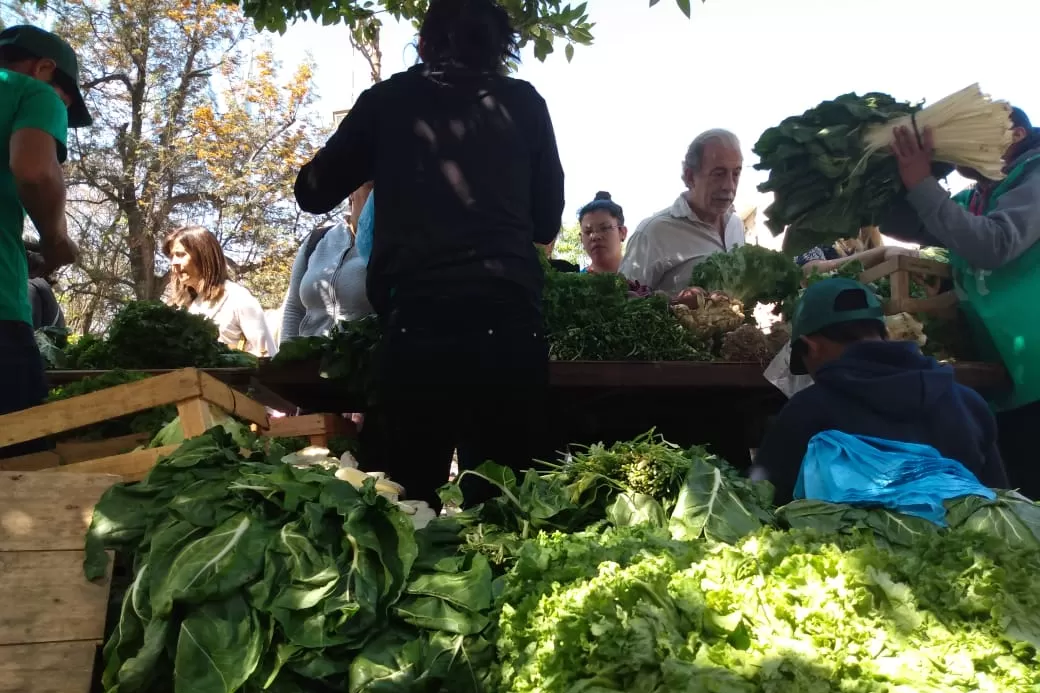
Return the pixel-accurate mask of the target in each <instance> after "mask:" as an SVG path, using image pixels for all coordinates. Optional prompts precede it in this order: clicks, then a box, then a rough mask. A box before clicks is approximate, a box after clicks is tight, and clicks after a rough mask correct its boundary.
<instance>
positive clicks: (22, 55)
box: [0, 46, 38, 65]
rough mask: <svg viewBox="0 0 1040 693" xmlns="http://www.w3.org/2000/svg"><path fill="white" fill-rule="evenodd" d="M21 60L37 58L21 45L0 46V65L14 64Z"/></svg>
mask: <svg viewBox="0 0 1040 693" xmlns="http://www.w3.org/2000/svg"><path fill="white" fill-rule="evenodd" d="M23 60H38V58H37V56H35V55H33V54H32V53H30V52H29V51H27V50H25V49H24V48H22V47H21V46H0V65H14V64H15V63H20V62H22V61H23Z"/></svg>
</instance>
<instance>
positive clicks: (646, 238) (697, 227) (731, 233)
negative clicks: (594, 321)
mask: <svg viewBox="0 0 1040 693" xmlns="http://www.w3.org/2000/svg"><path fill="white" fill-rule="evenodd" d="M725 224H726V225H725V233H724V234H723V238H720V236H719V232H718V230H717V228H716V227H715V226H714V225H712V224H707V223H705V222H703V221H701V220H700V219H699V218H698V217H697V215H696V214H695V213H694V211H693V210H692V209H690V205H689V203H688V202H687V201H686V197H685V195H679V197H678V199H676V201H675V203H674V204H673V205H672V206H671V207H669V208H668V209H665V210H662V211H660V212H658V213H657V214H655V215H653V216H652V217H650V218H649V219H645V220H644V221H643V222H642V223H641V224H639V226H638V227H637V228H636V230H635V233H633V234H632V237H631V238H629V239H628V244H627V248H626V249H625V257H624V259H623V260H622V261H621V269H620V270H619V271H620V272H621V274H623V275H624V276H625V278H626V279H631V280H635V281H637V282H639V283H640V284H643V285H646V286H648V287H650V288H651V289H652V290H654V291H664V292H666V293H668V294H669V295H671V296H674V295H676V294H677V293H679V292H680V291H682V290H683V289H685V288H686V287H687V286H689V285H690V275H691V274H692V273H693V267H694V265H696V264H697V263H699V262H700V261H701V260H703V259H704V258H706V257H708V256H709V255H711V254H713V253H725V252H729V251H730V250H733V249H734V248H737V247H740V246H742V245H744V222H743V221H742V220H741V219H740V216H739V215H737V214H734V213H733V212H732V211H731V212H730V213H729V214H727V215H726V219H725Z"/></svg>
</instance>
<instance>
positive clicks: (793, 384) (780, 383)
mask: <svg viewBox="0 0 1040 693" xmlns="http://www.w3.org/2000/svg"><path fill="white" fill-rule="evenodd" d="M762 375H764V376H765V378H766V380H768V381H769V382H771V383H772V384H773V385H774V386H775V387H776V389H778V390H780V392H782V393H784V396H785V397H787V398H788V399H790V398H791V397H794V395H795V394H796V393H798V392H801V391H802V390H804V389H805V388H807V387H809V386H810V385H812V384H813V379H812V376H809V375H794V374H793V373H791V342H790V340H788V342H787V344H785V345H784V348H783V349H781V350H780V353H778V354H777V355H776V356H775V357H773V360H772V361H770V362H769V365H768V366H767V367H766V370H765V373H763V374H762Z"/></svg>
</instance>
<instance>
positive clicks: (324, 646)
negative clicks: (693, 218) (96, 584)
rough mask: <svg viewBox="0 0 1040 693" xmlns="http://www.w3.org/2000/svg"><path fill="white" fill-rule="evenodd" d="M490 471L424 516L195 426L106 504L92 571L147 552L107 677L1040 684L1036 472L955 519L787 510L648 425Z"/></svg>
mask: <svg viewBox="0 0 1040 693" xmlns="http://www.w3.org/2000/svg"><path fill="white" fill-rule="evenodd" d="M474 474H475V475H476V476H479V477H482V478H483V479H485V480H487V481H488V482H489V483H493V484H494V485H495V486H497V487H498V489H499V490H500V492H501V493H500V495H499V496H498V497H497V498H494V499H493V500H491V501H489V502H488V503H486V504H484V505H483V506H479V507H476V508H470V509H467V510H465V511H464V512H462V513H461V514H456V515H453V516H447V517H440V518H437V519H435V520H432V521H430V522H428V523H415V522H413V520H412V519H411V516H410V515H409V514H408V513H407V512H406V511H405V510H403V509H402V508H401V507H399V506H398V505H397V504H395V502H394V500H393V499H392V498H389V497H387V495H386V494H385V493H382V494H381V493H380V492H379V489H378V487H377V482H376V480H375V479H367V480H363V481H362V483H361V484H360V486H357V485H355V484H354V483H349V482H345V481H342V480H341V479H338V478H337V475H336V472H335V470H334V469H326V468H323V467H321V466H314V465H309V466H295V465H292V464H286V463H284V462H281V461H280V460H279V459H277V458H274V457H272V456H270V455H265V454H264V453H263V451H262V447H260V446H257V447H254V448H253V451H252V452H251V453H250V454H248V456H244V455H243V451H242V449H241V445H240V444H239V442H238V441H236V440H234V439H233V438H232V437H231V436H230V435H229V434H228V433H227V432H226V431H218V430H215V431H211V432H209V433H207V434H206V435H204V436H201V437H198V438H195V439H192V440H190V441H187V442H186V443H185V444H184V445H182V446H181V447H180V448H179V449H178V450H177V451H176V452H175V453H174V454H173V455H171V456H170V457H168V458H166V459H164V460H161V461H160V462H159V463H158V465H157V466H156V467H155V468H154V469H153V470H152V471H151V472H150V473H149V475H148V476H147V477H146V478H145V479H144V480H143V482H142V483H141V484H139V485H137V486H122V485H118V486H114V487H112V488H111V489H110V490H108V491H107V492H106V493H105V494H104V496H103V497H102V499H101V500H100V501H99V503H98V504H97V506H96V508H95V512H94V522H93V524H92V527H91V530H90V533H89V535H88V538H87V556H86V560H85V564H84V565H85V569H86V572H87V576H88V577H90V578H92V579H93V578H101V579H103V577H102V576H103V575H104V570H105V566H106V564H107V563H108V559H107V557H106V556H105V552H104V551H105V549H111V550H116V551H119V552H127V553H128V554H129V556H131V557H132V558H133V560H134V565H135V575H134V577H133V582H132V584H131V585H129V587H128V589H127V590H126V592H125V595H123V597H122V608H121V610H120V612H119V615H118V618H117V621H116V624H115V625H114V627H113V629H112V631H111V633H110V634H109V635H108V638H107V642H106V645H105V648H104V657H103V660H104V661H103V666H102V668H101V670H100V671H99V672H97V673H98V676H99V677H100V679H101V683H102V689H103V690H105V691H121V692H123V693H131V692H132V691H155V692H157V693H161V692H162V691H175V692H182V691H183V692H185V693H186V692H187V691H225V692H227V693H235V692H237V691H261V690H272V691H319V690H329V691H332V690H346V691H353V692H361V691H416V692H418V691H434V692H435V691H453V692H461V693H464V692H467V691H470V692H474V693H476V692H478V691H500V692H503V693H507V692H513V691H515V692H518V693H519V692H520V691H536V690H537V691H544V692H545V693H553V692H555V691H561V692H563V691H576V690H586V691H592V690H597V691H629V690H644V691H650V692H660V693H664V691H675V690H682V691H694V690H698V691H699V690H703V691H710V690H720V691H721V690H726V691H731V690H732V691H747V692H748V693H753V692H755V691H774V692H781V693H782V692H790V693H794V692H795V691H805V690H816V689H819V690H830V689H831V687H833V686H839V687H841V688H842V689H843V690H857V691H864V692H871V693H873V692H877V693H881V692H883V691H894V690H907V691H909V690H914V691H928V690H935V691H939V690H943V691H979V690H983V691H994V692H995V691H1002V692H1010V693H1017V692H1022V693H1025V692H1026V691H1031V690H1033V688H1035V687H1036V686H1037V685H1040V662H1038V659H1037V646H1038V644H1040V622H1038V621H1037V619H1036V615H1035V614H1036V612H1037V607H1038V606H1040V508H1038V507H1037V505H1035V504H1033V503H1032V502H1030V501H1028V500H1026V499H1024V498H1022V497H1020V496H1018V495H1017V494H1014V493H1011V492H1000V493H998V496H997V498H996V499H995V500H987V499H984V498H979V497H965V498H960V499H956V500H952V501H949V502H948V503H947V506H946V508H947V510H946V517H945V526H943V527H939V526H937V525H934V524H932V523H931V522H929V521H927V520H923V519H921V518H918V517H913V516H909V515H900V514H897V513H894V512H891V511H887V510H884V509H880V508H873V509H871V508H854V507H850V506H843V505H831V504H827V503H823V502H818V501H797V502H795V503H792V504H791V505H788V506H785V507H783V508H774V507H772V504H771V498H770V497H771V489H770V488H769V486H768V485H767V484H762V483H757V482H751V481H748V480H746V479H741V478H740V477H739V476H737V475H736V474H735V472H734V471H733V470H732V469H731V468H730V467H729V466H728V465H727V464H726V463H725V462H724V461H723V460H720V459H718V458H716V457H714V456H712V455H710V454H708V452H707V451H706V450H704V449H703V448H699V447H693V448H689V449H680V448H677V447H674V446H671V445H669V444H667V443H666V442H664V441H663V440H660V439H659V438H658V437H656V436H653V435H652V434H648V435H646V436H643V437H641V438H639V439H637V440H633V441H629V442H626V443H621V444H617V445H614V446H611V447H609V448H606V447H603V446H593V447H592V448H590V449H588V450H587V451H585V452H581V453H578V454H575V455H574V456H573V457H572V458H570V459H569V460H568V461H566V462H564V463H562V464H560V465H556V466H552V467H546V468H543V469H541V470H532V471H529V472H527V473H526V474H525V475H524V476H523V477H522V478H516V477H514V476H513V474H512V473H510V472H508V471H506V470H505V469H503V468H501V467H498V466H496V465H494V464H491V463H489V464H486V465H484V466H482V467H481V468H479V469H478V470H477V471H476V472H475V473H474ZM460 480H461V479H460ZM391 495H392V494H391ZM442 497H443V498H444V499H445V500H448V501H455V502H458V501H462V500H464V499H462V498H461V497H460V491H459V487H458V486H457V485H454V484H453V485H449V486H447V487H445V488H444V489H443V490H442ZM417 524H422V526H421V528H419V527H417ZM995 615H999V616H998V617H994V616H995Z"/></svg>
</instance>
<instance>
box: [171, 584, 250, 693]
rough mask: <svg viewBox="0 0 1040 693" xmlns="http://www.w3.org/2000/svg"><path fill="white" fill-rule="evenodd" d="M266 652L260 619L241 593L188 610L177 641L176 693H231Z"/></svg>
mask: <svg viewBox="0 0 1040 693" xmlns="http://www.w3.org/2000/svg"><path fill="white" fill-rule="evenodd" d="M266 646H267V643H266V637H265V631H264V629H263V627H262V626H261V624H260V620H259V617H258V614H257V612H256V611H254V610H253V609H251V608H250V607H249V604H248V603H247V602H246V600H245V598H244V597H243V596H242V594H241V593H234V594H232V595H231V596H229V597H227V598H226V599H223V600H221V601H216V602H207V603H206V604H203V605H201V606H200V607H198V608H196V609H192V610H191V612H189V614H188V615H187V616H186V617H185V618H184V620H183V621H181V627H180V633H179V635H178V637H177V654H176V657H175V660H174V672H175V676H174V693H235V692H236V691H238V690H239V687H240V686H242V684H243V683H245V681H246V679H248V678H249V676H250V675H251V674H252V673H253V671H254V670H255V669H256V667H257V666H258V665H259V663H260V658H261V656H262V655H263V653H264V650H265V649H266Z"/></svg>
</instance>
